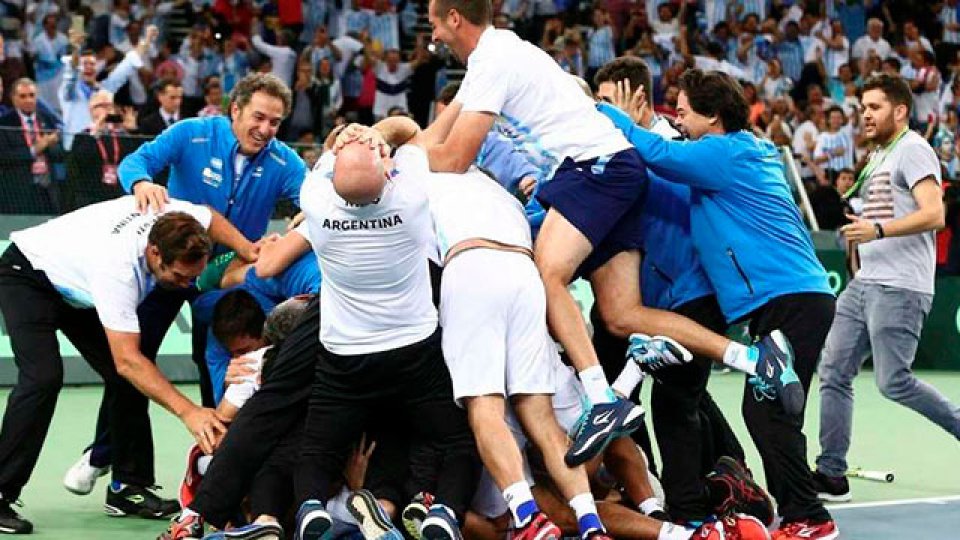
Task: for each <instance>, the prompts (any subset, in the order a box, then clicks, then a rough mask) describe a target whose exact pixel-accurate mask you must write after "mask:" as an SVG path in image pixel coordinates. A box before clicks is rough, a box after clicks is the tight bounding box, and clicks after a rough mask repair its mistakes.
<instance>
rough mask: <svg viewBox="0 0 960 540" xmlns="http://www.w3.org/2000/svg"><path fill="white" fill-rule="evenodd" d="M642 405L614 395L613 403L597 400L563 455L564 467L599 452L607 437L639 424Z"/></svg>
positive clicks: (632, 428)
mask: <svg viewBox="0 0 960 540" xmlns="http://www.w3.org/2000/svg"><path fill="white" fill-rule="evenodd" d="M643 414H644V411H643V408H642V407H640V406H639V405H636V404H634V403H633V402H631V401H629V400H627V399H624V398H617V400H616V401H614V402H613V403H597V404H595V405H594V406H593V407H592V408H591V409H590V413H589V414H587V416H586V418H584V420H583V422H581V424H580V428H579V429H578V430H577V437H576V438H575V439H574V441H573V444H572V445H571V446H570V449H569V450H567V454H566V455H565V456H564V457H563V459H564V461H565V462H566V463H567V466H568V467H576V466H577V465H581V464H583V463H585V462H587V461H589V460H591V459H593V457H594V456H598V455H600V453H601V452H603V449H604V448H606V447H607V445H608V444H610V441H612V440H614V439H617V438H619V437H623V436H624V435H629V434H631V433H633V432H634V431H636V429H637V428H639V427H640V426H642V425H643Z"/></svg>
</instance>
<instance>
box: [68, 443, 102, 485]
mask: <svg viewBox="0 0 960 540" xmlns="http://www.w3.org/2000/svg"><path fill="white" fill-rule="evenodd" d="M90 452H91V450H87V451H86V452H84V453H83V455H82V456H80V459H79V460H78V461H77V462H76V463H74V464H73V466H72V467H70V468H69V469H67V474H65V475H63V487H65V488H67V491H69V492H70V493H73V494H74V495H89V494H90V492H91V491H93V488H94V486H96V485H97V478H100V477H101V476H103V475H105V474H107V473H108V472H110V466H109V465H107V466H106V467H94V466H93V465H90Z"/></svg>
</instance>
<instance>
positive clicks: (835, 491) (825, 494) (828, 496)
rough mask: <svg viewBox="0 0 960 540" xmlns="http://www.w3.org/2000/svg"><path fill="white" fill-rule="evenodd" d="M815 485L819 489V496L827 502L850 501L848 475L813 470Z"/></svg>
mask: <svg viewBox="0 0 960 540" xmlns="http://www.w3.org/2000/svg"><path fill="white" fill-rule="evenodd" d="M813 487H814V489H816V490H817V498H818V499H820V500H821V501H827V502H850V501H852V500H853V495H851V494H850V482H849V481H847V477H846V476H827V475H825V474H823V473H822V472H820V471H813Z"/></svg>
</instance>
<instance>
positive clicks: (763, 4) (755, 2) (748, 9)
mask: <svg viewBox="0 0 960 540" xmlns="http://www.w3.org/2000/svg"><path fill="white" fill-rule="evenodd" d="M740 5H741V6H743V11H741V12H740V20H743V18H744V17H745V16H746V15H749V14H751V13H756V14H757V16H758V17H760V22H763V20H764V19H766V18H767V0H740Z"/></svg>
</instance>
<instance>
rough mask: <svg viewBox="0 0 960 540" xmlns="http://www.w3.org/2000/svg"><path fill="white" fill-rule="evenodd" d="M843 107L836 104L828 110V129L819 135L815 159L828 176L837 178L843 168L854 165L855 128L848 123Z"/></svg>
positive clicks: (831, 178) (850, 167)
mask: <svg viewBox="0 0 960 540" xmlns="http://www.w3.org/2000/svg"><path fill="white" fill-rule="evenodd" d="M846 121H847V119H846V116H845V115H844V114H843V109H841V108H840V107H839V106H838V105H834V106H832V107H830V108H829V109H828V110H827V130H826V131H824V132H822V133H820V135H818V136H817V147H816V149H815V150H814V152H813V161H814V162H815V163H817V164H818V165H820V166H821V167H823V168H824V171H825V172H826V174H827V178H828V179H830V180H831V181H832V180H833V179H835V178H836V176H837V174H838V173H839V172H840V170H842V169H852V168H853V166H854V148H855V143H854V138H853V129H852V128H851V127H850V126H849V125H847V124H846Z"/></svg>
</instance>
